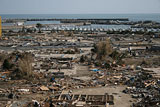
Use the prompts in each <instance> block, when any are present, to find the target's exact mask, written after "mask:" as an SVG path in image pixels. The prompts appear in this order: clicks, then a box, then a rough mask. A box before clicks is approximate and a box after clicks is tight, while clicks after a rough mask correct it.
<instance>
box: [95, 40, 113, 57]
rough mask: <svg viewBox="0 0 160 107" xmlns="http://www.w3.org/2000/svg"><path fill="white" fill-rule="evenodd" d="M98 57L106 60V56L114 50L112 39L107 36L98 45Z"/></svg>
mask: <svg viewBox="0 0 160 107" xmlns="http://www.w3.org/2000/svg"><path fill="white" fill-rule="evenodd" d="M96 48H97V51H96V52H97V57H98V59H100V60H102V59H104V60H105V57H106V56H109V55H110V54H111V53H112V52H113V48H112V46H111V42H110V39H109V38H107V39H106V41H103V42H99V43H98V45H97V47H96Z"/></svg>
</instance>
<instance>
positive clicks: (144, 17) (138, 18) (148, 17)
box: [0, 13, 160, 22]
mask: <svg viewBox="0 0 160 107" xmlns="http://www.w3.org/2000/svg"><path fill="white" fill-rule="evenodd" d="M0 16H1V17H2V19H26V18H28V19H32V18H37V19H38V18H39V19H41V18H46V19H50V18H55V19H56V18H57V19H78V18H80V19H84V18H86V19H87V18H106V19H107V18H129V20H130V21H144V20H152V21H157V22H160V13H159V14H158V13H157V14H0Z"/></svg>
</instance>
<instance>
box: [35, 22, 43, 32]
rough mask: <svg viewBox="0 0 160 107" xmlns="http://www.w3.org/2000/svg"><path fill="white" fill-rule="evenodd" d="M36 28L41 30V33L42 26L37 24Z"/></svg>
mask: <svg viewBox="0 0 160 107" xmlns="http://www.w3.org/2000/svg"><path fill="white" fill-rule="evenodd" d="M36 27H37V28H38V29H39V33H41V28H42V24H40V23H37V25H36Z"/></svg>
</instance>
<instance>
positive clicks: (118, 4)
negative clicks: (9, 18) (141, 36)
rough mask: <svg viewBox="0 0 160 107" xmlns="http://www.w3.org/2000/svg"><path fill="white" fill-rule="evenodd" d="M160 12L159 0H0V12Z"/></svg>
mask: <svg viewBox="0 0 160 107" xmlns="http://www.w3.org/2000/svg"><path fill="white" fill-rule="evenodd" d="M83 13H84V14H88V13H90V14H93V13H95V14H96V13H99V14H103V13H108V14H111V13H113V14H114V13H160V0H0V14H83Z"/></svg>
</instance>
